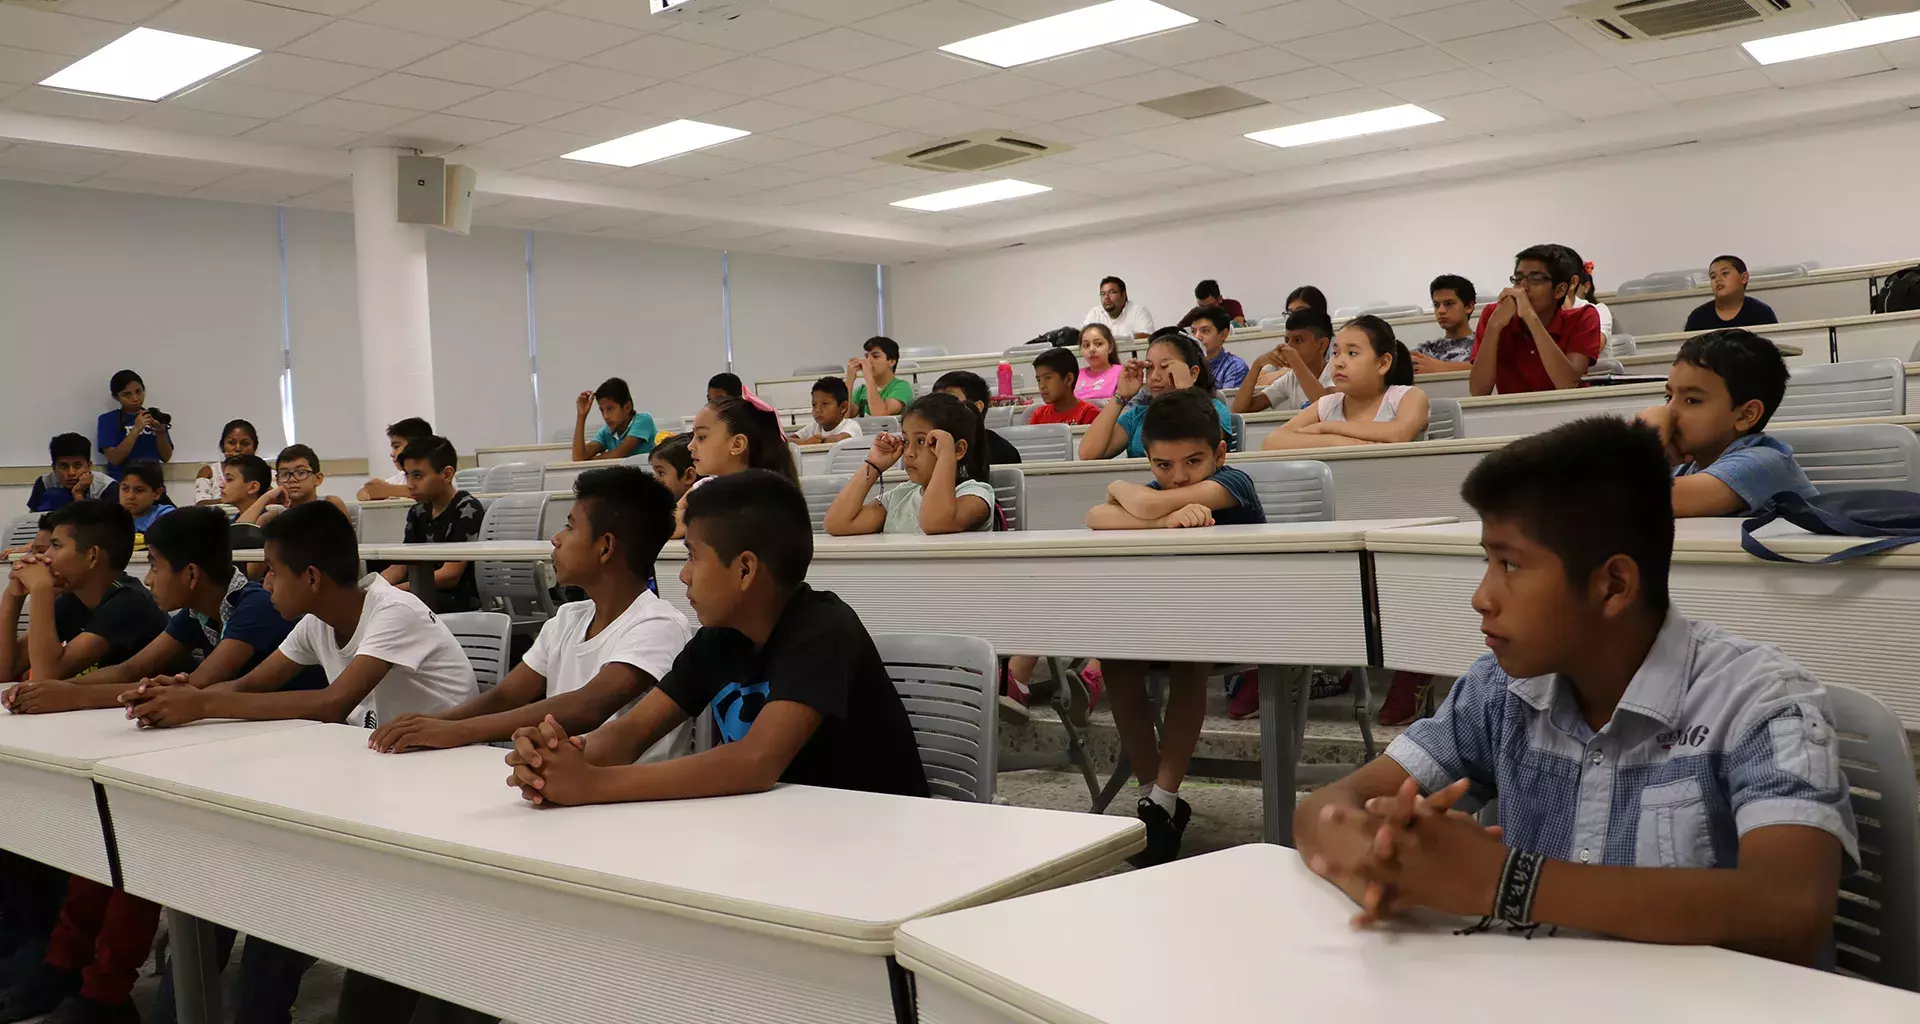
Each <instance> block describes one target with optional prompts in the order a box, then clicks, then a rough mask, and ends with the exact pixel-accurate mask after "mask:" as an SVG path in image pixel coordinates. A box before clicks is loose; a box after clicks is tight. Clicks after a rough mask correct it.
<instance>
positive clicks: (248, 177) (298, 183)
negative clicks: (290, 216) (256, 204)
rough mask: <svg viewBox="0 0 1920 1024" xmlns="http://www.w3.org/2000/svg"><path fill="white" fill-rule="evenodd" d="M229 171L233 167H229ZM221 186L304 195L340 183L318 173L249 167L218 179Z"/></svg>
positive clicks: (269, 192) (282, 194)
mask: <svg viewBox="0 0 1920 1024" xmlns="http://www.w3.org/2000/svg"><path fill="white" fill-rule="evenodd" d="M227 170H228V171H229V172H231V171H232V170H233V168H231V167H229V168H227ZM216 180H218V181H219V182H220V187H221V188H227V189H238V190H240V191H243V192H258V193H261V194H264V195H280V196H304V195H308V194H310V193H313V192H317V191H319V190H321V189H324V188H328V187H331V186H333V185H336V184H338V183H339V180H338V179H336V178H329V177H326V176H324V175H318V174H295V173H293V172H290V171H269V170H262V169H260V168H249V169H247V170H243V171H241V172H240V173H238V174H229V175H228V176H227V177H224V178H219V179H216Z"/></svg>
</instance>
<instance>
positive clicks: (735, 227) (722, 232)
mask: <svg viewBox="0 0 1920 1024" xmlns="http://www.w3.org/2000/svg"><path fill="white" fill-rule="evenodd" d="M777 230H779V229H778V228H771V227H767V226H765V225H761V224H746V223H739V224H714V225H713V226H711V227H704V228H700V229H698V230H697V231H688V232H683V233H682V234H684V235H695V236H697V239H696V240H704V239H709V238H711V239H715V240H717V241H723V242H739V241H745V240H746V239H749V238H759V237H761V236H763V235H771V234H773V233H774V232H775V231H777Z"/></svg>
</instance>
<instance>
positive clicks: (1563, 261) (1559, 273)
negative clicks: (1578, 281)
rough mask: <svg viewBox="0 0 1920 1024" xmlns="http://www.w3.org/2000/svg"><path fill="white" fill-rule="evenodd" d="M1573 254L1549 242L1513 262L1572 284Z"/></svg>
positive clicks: (1556, 281)
mask: <svg viewBox="0 0 1920 1024" xmlns="http://www.w3.org/2000/svg"><path fill="white" fill-rule="evenodd" d="M1571 253H1572V250H1570V249H1568V248H1567V247H1566V246H1564V245H1554V244H1553V243H1551V242H1548V243H1545V244H1542V245H1529V246H1527V247H1526V248H1525V249H1522V250H1520V251H1519V252H1517V253H1515V254H1514V257H1513V262H1514V264H1515V265H1516V266H1518V265H1519V264H1521V263H1538V264H1540V265H1542V266H1544V267H1546V268H1547V276H1548V277H1550V278H1552V279H1553V283H1554V284H1572V283H1573V271H1574V266H1573V260H1572V258H1571ZM1596 564H1597V563H1596Z"/></svg>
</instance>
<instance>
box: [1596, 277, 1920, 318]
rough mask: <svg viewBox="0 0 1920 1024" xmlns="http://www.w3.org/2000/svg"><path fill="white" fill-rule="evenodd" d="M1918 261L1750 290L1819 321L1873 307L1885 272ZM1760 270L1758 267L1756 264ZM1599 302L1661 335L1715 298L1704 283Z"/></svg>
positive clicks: (1778, 308) (1786, 312) (1784, 314)
mask: <svg viewBox="0 0 1920 1024" xmlns="http://www.w3.org/2000/svg"><path fill="white" fill-rule="evenodd" d="M1915 262H1917V261H1915V260H1911V259H1906V260H1899V261H1897V262H1893V263H1869V264H1862V265H1859V266H1851V267H1822V268H1819V269H1817V270H1814V271H1813V272H1812V273H1810V274H1808V275H1807V276H1805V277H1789V278H1780V279H1777V280H1772V281H1764V280H1763V281H1756V282H1753V283H1752V284H1751V285H1749V286H1748V288H1747V293H1748V294H1749V295H1752V296H1753V297H1754V298H1756V299H1759V300H1761V301H1762V302H1765V303H1766V304H1767V305H1769V306H1772V307H1773V311H1774V312H1775V313H1776V314H1778V315H1779V317H1780V319H1782V320H1819V319H1824V318H1828V317H1843V316H1856V315H1860V314H1864V313H1867V312H1869V311H1871V309H1872V306H1871V305H1870V300H1871V298H1872V295H1873V289H1874V288H1875V287H1877V286H1878V282H1879V280H1880V279H1881V278H1883V277H1885V276H1886V275H1888V274H1890V273H1892V272H1894V271H1896V270H1899V269H1901V268H1903V267H1910V266H1912V265H1913V264H1914V263H1915ZM1755 269H1758V268H1755ZM1599 298H1600V301H1601V302H1604V303H1606V304H1607V306H1608V308H1609V309H1611V310H1613V323H1614V327H1615V329H1617V330H1619V331H1623V332H1625V333H1627V334H1657V333H1659V332H1661V331H1671V330H1673V329H1674V328H1676V327H1679V326H1681V325H1682V324H1685V323H1686V322H1687V314H1688V313H1691V312H1692V311H1693V310H1694V307H1696V306H1698V305H1700V304H1701V303H1703V302H1707V301H1709V300H1711V299H1712V298H1713V291H1712V289H1710V288H1708V287H1706V286H1705V285H1702V286H1701V287H1698V288H1688V289H1685V290H1682V291H1673V292H1649V293H1645V294H1641V295H1624V296H1623V295H1617V294H1603V295H1601V296H1600V297H1599Z"/></svg>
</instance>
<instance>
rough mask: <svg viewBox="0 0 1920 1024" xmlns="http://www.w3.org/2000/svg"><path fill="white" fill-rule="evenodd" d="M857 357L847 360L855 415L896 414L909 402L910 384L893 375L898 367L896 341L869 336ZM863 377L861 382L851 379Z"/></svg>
mask: <svg viewBox="0 0 1920 1024" xmlns="http://www.w3.org/2000/svg"><path fill="white" fill-rule="evenodd" d="M861 352H862V353H863V355H862V357H861V358H858V359H849V360H847V379H846V380H845V381H844V382H843V383H845V384H846V385H847V388H848V393H849V394H851V395H852V396H853V414H854V415H855V416H898V415H900V414H901V413H902V412H905V411H906V408H907V403H908V402H911V401H913V384H912V383H910V382H909V381H906V380H903V379H902V378H899V377H896V376H894V371H895V370H896V369H898V368H899V367H900V343H899V342H896V341H894V340H893V339H892V338H886V337H878V336H876V337H872V338H868V339H867V343H866V345H865V346H863V347H862V348H861ZM862 376H865V377H866V379H867V381H866V383H864V384H860V385H855V384H854V381H856V380H859V379H860V378H861V377H862Z"/></svg>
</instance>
